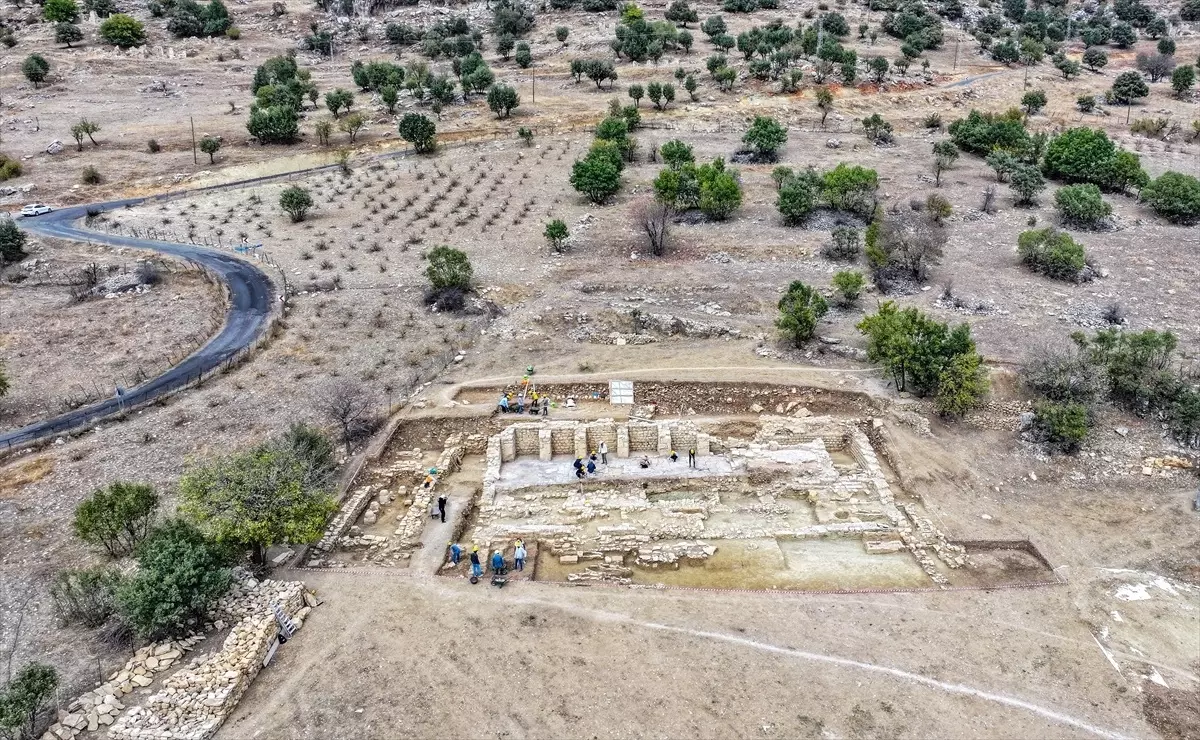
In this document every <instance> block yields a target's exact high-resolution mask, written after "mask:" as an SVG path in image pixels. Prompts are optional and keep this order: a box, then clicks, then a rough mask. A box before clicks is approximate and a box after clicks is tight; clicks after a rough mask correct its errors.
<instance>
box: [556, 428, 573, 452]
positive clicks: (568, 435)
mask: <svg viewBox="0 0 1200 740" xmlns="http://www.w3.org/2000/svg"><path fill="white" fill-rule="evenodd" d="M550 449H551V450H553V452H554V454H555V455H574V454H575V430H574V429H573V428H572V427H557V428H554V429H551V430H550Z"/></svg>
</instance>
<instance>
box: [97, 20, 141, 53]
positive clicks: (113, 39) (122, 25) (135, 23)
mask: <svg viewBox="0 0 1200 740" xmlns="http://www.w3.org/2000/svg"><path fill="white" fill-rule="evenodd" d="M100 38H102V39H104V40H105V41H106V42H108V43H110V44H112V45H113V46H116V47H118V48H121V49H128V48H130V47H133V46H141V45H142V44H144V43H146V28H145V26H143V25H142V23H141V21H139V20H137V19H136V18H134V17H133V16H130V15H126V14H125V13H113V14H112V15H110V16H109V17H108V18H105V19H104V22H103V23H101V24H100Z"/></svg>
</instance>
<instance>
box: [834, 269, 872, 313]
mask: <svg viewBox="0 0 1200 740" xmlns="http://www.w3.org/2000/svg"><path fill="white" fill-rule="evenodd" d="M866 282H867V281H866V278H864V277H863V274H862V273H861V272H859V271H858V270H842V271H840V272H835V273H834V274H833V287H834V289H835V290H837V292H838V296H839V300H838V302H839V303H841V304H842V305H843V306H852V305H854V304H855V303H856V302H857V301H858V297H859V296H860V295H862V289H863V286H864V285H866Z"/></svg>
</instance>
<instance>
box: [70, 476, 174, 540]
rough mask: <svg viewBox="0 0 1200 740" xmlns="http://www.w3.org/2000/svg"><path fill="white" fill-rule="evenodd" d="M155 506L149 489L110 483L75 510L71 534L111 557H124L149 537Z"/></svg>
mask: <svg viewBox="0 0 1200 740" xmlns="http://www.w3.org/2000/svg"><path fill="white" fill-rule="evenodd" d="M158 505H159V500H158V494H157V493H155V492H154V488H153V487H151V486H149V485H146V484H144V483H126V482H123V481H118V482H115V483H110V484H109V485H107V486H105V487H104V488H99V489H97V490H96V491H94V492H93V493H92V495H91V496H89V497H88V498H86V499H84V500H83V501H82V502H81V503H80V504H79V506H77V507H76V508H75V518H74V521H73V525H74V529H75V534H76V536H78V537H79V539H81V540H83V541H84V542H87V543H88V544H91V545H97V546H99V547H102V548H104V549H105V550H106V551H107V552H108V553H109V554H110V555H112V556H114V557H116V556H120V555H124V554H126V553H128V552H132V551H133V548H134V547H136V546H137V544H138V543H139V542H141V541H142V540H143V539H144V538H145V537H146V536H147V535H148V534H149V533H150V528H151V526H152V525H153V523H154V516H155V514H156V513H157V512H158Z"/></svg>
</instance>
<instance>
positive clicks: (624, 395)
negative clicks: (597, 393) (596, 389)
mask: <svg viewBox="0 0 1200 740" xmlns="http://www.w3.org/2000/svg"><path fill="white" fill-rule="evenodd" d="M608 401H609V403H611V404H613V405H616V404H626V405H630V406H632V405H633V381H632V380H610V381H608Z"/></svg>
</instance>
